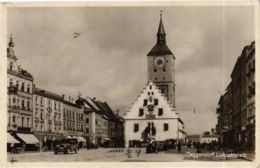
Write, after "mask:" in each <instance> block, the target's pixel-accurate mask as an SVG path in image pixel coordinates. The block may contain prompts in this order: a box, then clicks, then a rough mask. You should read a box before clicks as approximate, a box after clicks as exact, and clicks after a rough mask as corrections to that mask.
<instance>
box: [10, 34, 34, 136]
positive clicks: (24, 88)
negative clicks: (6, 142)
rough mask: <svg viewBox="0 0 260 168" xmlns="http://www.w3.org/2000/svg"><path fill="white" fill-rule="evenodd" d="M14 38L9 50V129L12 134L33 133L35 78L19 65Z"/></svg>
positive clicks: (11, 39)
mask: <svg viewBox="0 0 260 168" xmlns="http://www.w3.org/2000/svg"><path fill="white" fill-rule="evenodd" d="M14 46H15V44H14V42H13V38H12V37H11V38H10V42H9V43H8V48H7V61H8V67H7V82H8V83H7V87H8V88H7V91H8V127H7V130H8V132H10V133H31V132H32V125H33V124H32V116H33V109H32V104H33V103H32V102H33V94H32V86H33V80H34V79H33V76H32V75H31V74H30V73H29V72H27V71H26V70H24V69H22V68H21V66H20V65H18V62H17V60H18V59H17V57H16V55H15V52H14Z"/></svg>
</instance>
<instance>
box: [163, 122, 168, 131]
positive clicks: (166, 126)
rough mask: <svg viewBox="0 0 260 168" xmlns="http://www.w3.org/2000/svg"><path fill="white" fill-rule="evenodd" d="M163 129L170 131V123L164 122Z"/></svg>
mask: <svg viewBox="0 0 260 168" xmlns="http://www.w3.org/2000/svg"><path fill="white" fill-rule="evenodd" d="M163 130H164V131H168V130H169V125H168V124H167V123H164V124H163Z"/></svg>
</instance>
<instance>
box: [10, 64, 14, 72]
mask: <svg viewBox="0 0 260 168" xmlns="http://www.w3.org/2000/svg"><path fill="white" fill-rule="evenodd" d="M10 70H11V71H12V70H13V63H12V62H11V63H10Z"/></svg>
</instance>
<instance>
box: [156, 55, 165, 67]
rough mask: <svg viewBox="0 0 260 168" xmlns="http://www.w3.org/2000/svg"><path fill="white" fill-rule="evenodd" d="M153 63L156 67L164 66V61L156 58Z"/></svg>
mask: <svg viewBox="0 0 260 168" xmlns="http://www.w3.org/2000/svg"><path fill="white" fill-rule="evenodd" d="M154 63H155V65H156V66H157V67H162V66H163V65H164V63H165V61H164V58H162V57H158V58H156V59H155V61H154Z"/></svg>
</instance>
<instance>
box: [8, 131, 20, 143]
mask: <svg viewBox="0 0 260 168" xmlns="http://www.w3.org/2000/svg"><path fill="white" fill-rule="evenodd" d="M7 143H10V144H18V143H20V142H19V141H17V140H16V139H15V138H14V137H13V136H12V135H10V133H8V134H7Z"/></svg>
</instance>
